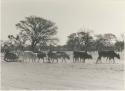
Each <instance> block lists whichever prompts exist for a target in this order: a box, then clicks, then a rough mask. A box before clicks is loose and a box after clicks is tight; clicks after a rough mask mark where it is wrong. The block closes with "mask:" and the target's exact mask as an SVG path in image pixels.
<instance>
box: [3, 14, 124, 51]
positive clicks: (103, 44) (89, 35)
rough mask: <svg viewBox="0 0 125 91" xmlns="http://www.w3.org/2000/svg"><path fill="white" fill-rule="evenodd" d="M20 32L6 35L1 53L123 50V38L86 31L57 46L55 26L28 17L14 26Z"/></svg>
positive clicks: (37, 18) (43, 20)
mask: <svg viewBox="0 0 125 91" xmlns="http://www.w3.org/2000/svg"><path fill="white" fill-rule="evenodd" d="M16 27H17V29H19V30H20V32H19V34H17V35H16V36H14V35H11V34H10V35H8V41H1V51H2V52H3V51H4V50H5V49H9V50H12V51H14V50H23V51H24V50H30V51H46V50H54V51H74V50H78V51H86V52H87V51H98V50H115V51H123V50H124V37H123V36H122V38H123V39H122V40H118V39H117V36H116V35H114V34H112V33H106V34H103V35H102V34H99V35H93V32H92V31H89V30H87V29H84V30H81V31H80V32H77V33H72V34H70V35H69V36H68V40H67V42H66V44H65V45H57V42H58V41H59V40H58V39H57V38H56V37H55V35H56V33H57V26H56V24H55V23H53V22H52V21H50V20H46V19H44V18H41V17H36V16H29V17H26V18H25V19H24V20H21V21H19V23H17V24H16Z"/></svg>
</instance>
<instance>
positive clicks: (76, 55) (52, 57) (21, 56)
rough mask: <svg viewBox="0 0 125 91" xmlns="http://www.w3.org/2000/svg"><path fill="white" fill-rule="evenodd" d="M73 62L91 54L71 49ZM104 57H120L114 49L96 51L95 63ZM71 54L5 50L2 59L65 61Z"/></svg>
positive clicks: (82, 59) (108, 58)
mask: <svg viewBox="0 0 125 91" xmlns="http://www.w3.org/2000/svg"><path fill="white" fill-rule="evenodd" d="M72 56H73V63H76V62H82V63H85V60H86V59H93V57H92V55H90V54H88V52H81V51H73V55H72ZM102 57H104V58H106V60H113V63H115V60H114V58H117V59H120V55H119V54H118V53H116V52H115V51H98V58H97V61H96V63H99V62H100V63H101V58H102ZM70 58H71V56H70V55H69V54H68V53H66V52H62V51H57V52H54V51H49V52H40V51H38V52H35V53H34V52H32V51H18V52H16V53H14V52H9V51H7V52H5V55H4V60H5V61H7V62H14V61H15V62H16V61H17V60H18V61H20V62H25V61H30V62H41V61H43V63H44V62H48V63H54V62H59V61H62V62H66V60H70Z"/></svg>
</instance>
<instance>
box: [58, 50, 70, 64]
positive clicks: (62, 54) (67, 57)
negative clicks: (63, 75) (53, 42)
mask: <svg viewBox="0 0 125 91" xmlns="http://www.w3.org/2000/svg"><path fill="white" fill-rule="evenodd" d="M56 55H58V56H59V58H60V59H62V62H63V61H65V62H66V59H67V60H69V59H70V56H69V55H68V54H67V53H66V52H61V51H57V52H56Z"/></svg>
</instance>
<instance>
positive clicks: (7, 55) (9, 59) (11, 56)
mask: <svg viewBox="0 0 125 91" xmlns="http://www.w3.org/2000/svg"><path fill="white" fill-rule="evenodd" d="M18 58H19V57H18V56H17V55H16V54H14V53H11V52H6V53H5V55H4V60H5V61H6V62H16V61H17V59H18Z"/></svg>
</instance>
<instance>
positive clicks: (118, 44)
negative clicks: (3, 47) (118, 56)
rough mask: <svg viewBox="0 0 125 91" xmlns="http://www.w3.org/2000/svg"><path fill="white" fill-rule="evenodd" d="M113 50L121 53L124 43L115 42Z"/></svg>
mask: <svg viewBox="0 0 125 91" xmlns="http://www.w3.org/2000/svg"><path fill="white" fill-rule="evenodd" d="M115 49H116V50H117V51H123V50H124V41H116V43H115Z"/></svg>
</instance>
